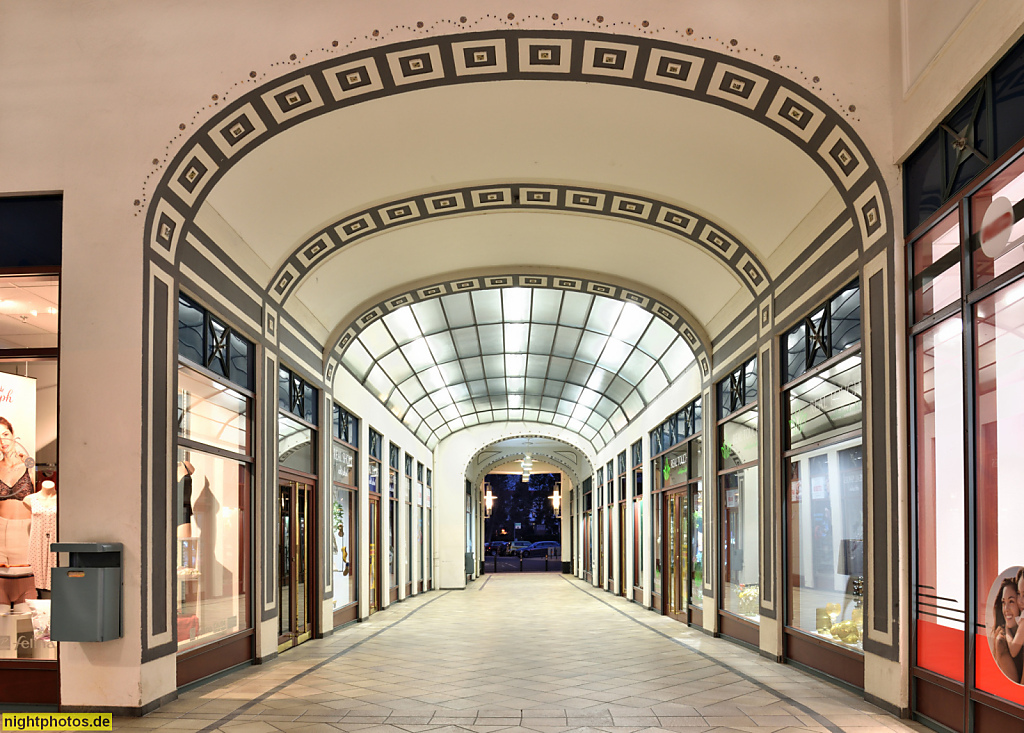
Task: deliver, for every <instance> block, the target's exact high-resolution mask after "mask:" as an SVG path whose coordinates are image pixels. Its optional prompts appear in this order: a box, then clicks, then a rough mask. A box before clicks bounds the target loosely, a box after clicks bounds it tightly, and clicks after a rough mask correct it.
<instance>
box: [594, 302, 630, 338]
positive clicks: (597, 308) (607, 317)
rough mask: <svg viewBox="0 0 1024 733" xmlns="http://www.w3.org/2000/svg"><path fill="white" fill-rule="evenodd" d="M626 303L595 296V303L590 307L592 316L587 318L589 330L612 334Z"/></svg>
mask: <svg viewBox="0 0 1024 733" xmlns="http://www.w3.org/2000/svg"><path fill="white" fill-rule="evenodd" d="M624 305H625V303H621V302H619V301H617V300H612V299H611V298H601V297H595V298H594V305H593V306H592V307H591V308H590V317H589V318H588V319H587V330H588V331H596V332H597V333H600V334H604V335H605V336H608V335H609V334H611V332H612V329H613V328H614V327H615V323H616V322H617V321H618V320H619V314H620V313H622V306H624Z"/></svg>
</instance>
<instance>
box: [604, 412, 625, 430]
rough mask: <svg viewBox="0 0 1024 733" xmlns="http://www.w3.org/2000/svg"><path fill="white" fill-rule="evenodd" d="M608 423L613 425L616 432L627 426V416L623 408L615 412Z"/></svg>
mask: <svg viewBox="0 0 1024 733" xmlns="http://www.w3.org/2000/svg"><path fill="white" fill-rule="evenodd" d="M608 424H609V425H611V426H612V430H613V431H614V432H616V433H617V432H619V431H620V430H622V429H623V428H624V427H626V416H625V415H623V414H622V410H616V411H615V412H613V413H612V416H611V417H610V418H608Z"/></svg>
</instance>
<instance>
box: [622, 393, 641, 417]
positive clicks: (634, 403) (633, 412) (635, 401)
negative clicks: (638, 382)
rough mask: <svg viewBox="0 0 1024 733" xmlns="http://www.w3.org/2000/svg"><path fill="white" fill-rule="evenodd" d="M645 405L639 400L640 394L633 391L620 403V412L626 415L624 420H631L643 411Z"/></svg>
mask: <svg viewBox="0 0 1024 733" xmlns="http://www.w3.org/2000/svg"><path fill="white" fill-rule="evenodd" d="M644 407H646V405H645V404H644V401H643V400H642V399H641V398H640V394H639V393H638V392H637V391H636V390H633V391H632V392H630V393H629V397H627V398H626V399H624V400H623V401H622V411H623V412H625V413H626V418H627V419H629V420H632V419H633V418H634V417H636V416H637V415H639V414H640V411H641V410H642V409H644Z"/></svg>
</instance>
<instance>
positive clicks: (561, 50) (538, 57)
mask: <svg viewBox="0 0 1024 733" xmlns="http://www.w3.org/2000/svg"><path fill="white" fill-rule="evenodd" d="M571 64H572V41H571V40H570V39H568V38H520V39H519V70H520V71H527V72H540V73H544V74H568V73H569V69H570V67H571Z"/></svg>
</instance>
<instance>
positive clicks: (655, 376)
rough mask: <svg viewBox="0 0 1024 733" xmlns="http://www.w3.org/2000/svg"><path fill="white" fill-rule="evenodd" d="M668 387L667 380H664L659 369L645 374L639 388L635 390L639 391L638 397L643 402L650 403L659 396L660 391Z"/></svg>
mask: <svg viewBox="0 0 1024 733" xmlns="http://www.w3.org/2000/svg"><path fill="white" fill-rule="evenodd" d="M667 386H668V380H667V379H666V378H665V373H664V372H663V371H661V370H660V369H652V370H651V371H650V372H648V373H647V376H646V377H644V378H643V381H641V382H640V386H639V387H638V388H637V389H639V390H640V396H641V397H643V399H644V402H648V403H649V402H650V401H651V400H653V399H654V398H655V397H657V396H658V395H659V394H661V392H662V390H664V389H665V387H667Z"/></svg>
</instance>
